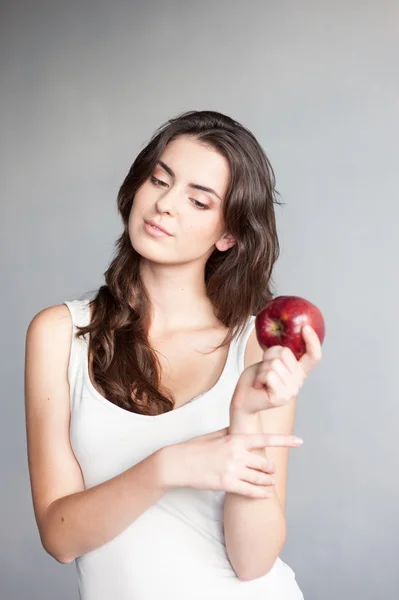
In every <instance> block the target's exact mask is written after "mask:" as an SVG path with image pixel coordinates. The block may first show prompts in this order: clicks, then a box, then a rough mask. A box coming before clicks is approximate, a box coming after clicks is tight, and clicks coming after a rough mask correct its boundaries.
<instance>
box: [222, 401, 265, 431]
mask: <svg viewBox="0 0 399 600" xmlns="http://www.w3.org/2000/svg"><path fill="white" fill-rule="evenodd" d="M258 432H259V433H262V424H261V420H260V415H259V412H255V413H249V412H248V411H245V410H244V409H243V408H242V407H240V406H237V405H235V404H232V405H231V406H230V426H229V433H258Z"/></svg>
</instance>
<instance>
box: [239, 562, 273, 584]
mask: <svg viewBox="0 0 399 600" xmlns="http://www.w3.org/2000/svg"><path fill="white" fill-rule="evenodd" d="M273 565H274V563H273V564H272V565H271V566H270V567H268V568H266V569H265V568H263V569H262V570H261V571H252V572H251V571H246V572H245V573H244V572H243V573H236V575H237V577H238V579H239V580H240V581H253V580H254V579H259V577H265V575H267V574H268V573H269V572H270V571H271V570H272V568H273Z"/></svg>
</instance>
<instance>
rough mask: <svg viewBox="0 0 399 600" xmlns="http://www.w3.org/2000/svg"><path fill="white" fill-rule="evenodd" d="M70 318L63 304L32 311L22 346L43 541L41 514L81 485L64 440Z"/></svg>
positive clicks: (30, 458) (35, 498) (33, 483)
mask: <svg viewBox="0 0 399 600" xmlns="http://www.w3.org/2000/svg"><path fill="white" fill-rule="evenodd" d="M71 341H72V319H71V316H70V313H69V309H68V307H67V306H66V305H65V304H60V305H55V306H50V307H48V308H45V309H43V310H41V311H40V312H38V313H37V314H36V315H35V316H34V317H33V318H32V320H31V322H30V323H29V326H28V329H27V333H26V346H25V418H26V435H27V449H28V463H29V473H30V479H31V488H32V498H33V504H34V511H35V517H36V521H37V524H38V527H39V531H40V536H41V539H42V543H43V546H44V547H45V548H46V540H45V527H44V524H45V516H46V513H47V510H48V507H49V506H50V504H51V503H52V502H54V501H55V500H57V499H58V498H60V497H62V496H65V495H67V494H71V493H73V492H76V491H79V490H82V489H84V486H83V478H82V475H81V471H80V467H79V464H78V462H77V460H76V458H75V456H74V454H73V452H72V449H71V446H70V441H69V422H70V399H69V393H70V390H69V382H68V362H69V354H70V347H71Z"/></svg>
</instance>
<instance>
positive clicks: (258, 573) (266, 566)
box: [236, 535, 286, 581]
mask: <svg viewBox="0 0 399 600" xmlns="http://www.w3.org/2000/svg"><path fill="white" fill-rule="evenodd" d="M285 539H286V538H285V535H284V536H283V537H282V539H281V540H280V541H279V543H277V544H276V547H275V548H274V550H273V551H272V554H271V555H270V556H268V557H267V558H266V560H263V561H262V563H261V564H259V562H258V563H257V564H256V561H253V562H252V564H251V565H247V566H246V568H242V569H237V570H236V575H237V577H238V579H239V580H240V581H252V580H253V579H259V577H265V576H266V575H268V573H270V571H271V570H272V569H273V567H274V565H275V563H276V561H277V559H278V557H279V556H280V553H281V551H282V549H283V547H284V544H285Z"/></svg>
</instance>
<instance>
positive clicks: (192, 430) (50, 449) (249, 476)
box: [25, 111, 321, 600]
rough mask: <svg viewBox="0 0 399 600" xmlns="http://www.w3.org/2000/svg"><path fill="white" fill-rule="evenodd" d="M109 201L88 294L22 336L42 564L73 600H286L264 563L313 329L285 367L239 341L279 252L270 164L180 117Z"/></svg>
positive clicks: (314, 356) (293, 594) (220, 119)
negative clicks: (100, 268)
mask: <svg viewBox="0 0 399 600" xmlns="http://www.w3.org/2000/svg"><path fill="white" fill-rule="evenodd" d="M117 202H118V210H119V212H120V214H121V216H122V220H123V226H124V227H123V232H122V234H121V236H120V238H119V240H118V243H117V252H116V255H115V258H114V259H113V261H112V263H111V265H110V266H109V268H108V270H107V271H106V273H105V285H103V286H101V287H100V288H99V290H98V291H97V293H96V294H95V295H94V296H93V297H92V298H86V299H85V298H80V299H75V300H71V301H65V302H64V303H62V304H60V305H57V306H52V307H49V308H46V309H44V310H42V311H41V312H39V313H38V314H37V315H35V317H34V318H33V319H32V321H31V323H30V325H29V328H28V331H27V338H26V364H25V396H26V425H27V441H28V460H29V469H30V479H31V487H32V498H33V504H34V510H35V517H36V521H37V525H38V529H39V532H40V538H41V542H42V544H43V547H44V548H45V550H46V551H47V552H48V553H49V554H50V555H51V556H53V557H54V558H55V559H56V560H57V561H59V562H61V563H70V562H72V561H73V560H75V561H76V567H77V574H78V584H79V592H80V598H81V599H82V600H111V599H112V600H114V599H115V600H159V599H160V598H165V599H171V600H172V599H173V600H197V599H201V600H204V599H205V598H212V599H213V598H214V599H217V600H221V599H224V598H226V599H227V598H228V599H229V600H231V599H234V598H237V599H242V600H255V599H256V600H283V599H284V600H297V599H298V600H299V599H301V598H303V595H302V593H301V591H300V589H299V587H298V584H297V582H296V578H295V575H294V572H293V571H292V569H291V568H290V567H289V566H288V565H287V564H285V563H284V562H283V561H282V560H281V559H280V558H279V554H280V552H281V550H282V548H283V546H284V543H285V539H286V520H285V504H286V485H287V465H288V453H289V449H290V448H292V447H295V446H296V445H299V443H300V442H301V440H298V438H296V437H295V436H293V435H292V430H293V425H294V417H295V403H296V397H297V394H298V392H299V390H300V388H301V386H302V384H303V382H304V380H305V378H306V377H307V375H308V374H309V373H310V371H311V370H312V369H313V368H314V366H315V365H316V364H317V363H318V361H319V360H320V358H321V349H320V344H319V341H318V337H317V335H316V333H315V332H314V331H313V330H312V329H310V331H308V332H306V330H305V329H304V330H303V336H304V339H305V341H306V348H307V352H306V355H305V356H304V357H302V359H301V360H300V361H297V360H296V358H295V357H294V355H293V354H292V352H291V351H290V350H289V349H287V348H282V347H281V346H276V347H273V348H269V349H268V350H267V351H266V352H263V351H262V350H261V348H260V346H259V344H258V342H257V339H256V333H255V329H254V321H255V316H256V314H257V313H258V312H259V311H260V310H261V308H262V307H263V306H264V304H265V303H266V302H267V301H268V300H270V299H271V298H272V292H271V287H270V281H271V273H272V268H273V265H274V263H275V261H276V260H277V257H278V253H279V247H278V238H277V233H276V222H275V214H274V204H276V203H277V194H276V192H275V188H274V174H273V170H272V168H271V166H270V164H269V161H268V159H267V157H266V155H265V153H264V151H263V150H262V148H261V147H260V145H259V143H258V142H257V141H256V139H255V138H254V136H253V135H252V134H251V133H250V132H249V131H248V130H247V129H246V128H245V127H243V126H242V125H240V124H239V123H237V122H236V121H234V120H233V119H231V118H229V117H227V116H225V115H223V114H220V113H216V112H212V111H202V112H194V111H192V112H188V113H184V114H182V115H180V116H179V117H177V118H175V119H171V120H170V121H168V122H167V123H166V124H164V125H163V126H162V127H161V128H160V129H158V130H157V131H156V132H155V134H154V135H153V137H152V139H151V140H150V142H149V143H148V145H147V146H146V147H145V148H144V149H143V150H142V151H141V152H140V153H139V155H138V156H137V158H136V160H135V162H134V163H133V165H132V167H131V169H130V171H129V173H128V174H127V176H126V179H125V180H124V182H123V184H122V186H121V188H120V190H119V194H118V199H117ZM298 442H299V443H298ZM266 448H267V450H265V449H266Z"/></svg>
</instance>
